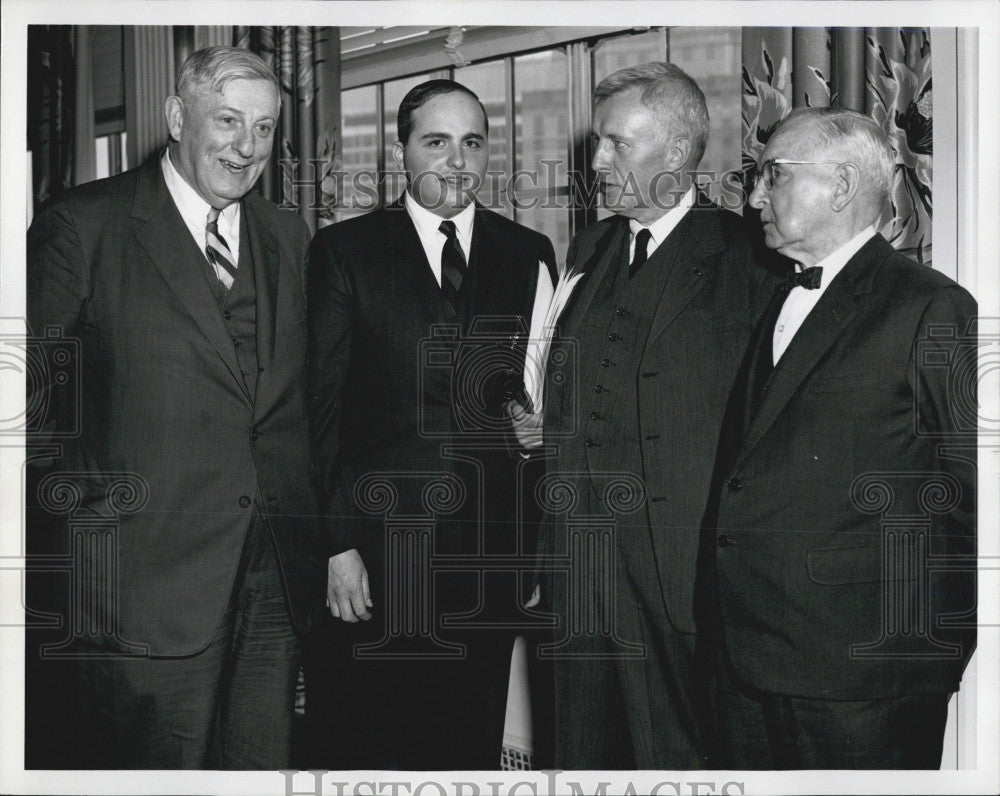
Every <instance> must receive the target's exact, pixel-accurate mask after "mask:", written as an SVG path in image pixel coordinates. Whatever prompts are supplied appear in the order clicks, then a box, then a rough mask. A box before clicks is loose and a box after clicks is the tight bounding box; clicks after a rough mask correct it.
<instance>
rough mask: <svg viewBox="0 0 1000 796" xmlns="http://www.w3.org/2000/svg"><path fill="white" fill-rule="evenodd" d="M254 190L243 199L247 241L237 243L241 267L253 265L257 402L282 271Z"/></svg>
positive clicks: (268, 364)
mask: <svg viewBox="0 0 1000 796" xmlns="http://www.w3.org/2000/svg"><path fill="white" fill-rule="evenodd" d="M257 201H258V197H257V196H256V194H249V195H248V196H247V197H246V198H245V199H244V201H243V207H242V208H241V210H242V213H241V215H242V221H241V222H240V223H241V224H242V229H241V234H242V235H243V240H244V241H245V242H246V245H244V246H241V247H240V254H241V256H240V268H244V267H251V268H253V269H254V270H253V275H254V281H255V283H256V293H257V360H258V365H259V366H260V368H261V369H262V370H260V371H259V378H258V381H257V403H258V404H260V403H262V402H261V398H262V397H263V395H264V388H265V386H266V385H267V384H268V383H269V380H268V376H269V375H270V373H271V370H272V364H273V362H272V360H273V358H274V342H275V318H276V314H277V313H276V308H275V302H276V301H277V300H278V280H279V278H280V275H281V268H280V261H279V258H278V244H277V241H275V239H274V236H273V235H272V233H271V230H270V229H269V228H268V226H267V225H266V224H264V223H262V222H261V221H260V219H259V217H258V214H257V208H256V205H257Z"/></svg>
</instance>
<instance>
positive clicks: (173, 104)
mask: <svg viewBox="0 0 1000 796" xmlns="http://www.w3.org/2000/svg"><path fill="white" fill-rule="evenodd" d="M166 112H167V124H168V127H169V129H170V137H171V139H172V140H171V143H170V158H171V162H172V163H173V165H174V167H175V168H176V169H177V171H178V172H179V173H180V175H181V176H182V177H183V178H184V180H185V181H186V182H187V183H188V184H189V185H190V186H191V187H192V188H194V189H195V191H197V192H198V195H199V196H201V198H202V199H204V200H205V201H206V202H208V203H209V204H210V205H212V207H217V208H219V209H222V208H224V207H225V206H226V205H229V204H232V203H233V202H237V201H239V200H240V199H241V198H243V196H245V195H246V193H247V192H248V191H249V190H250V189H251V188H252V187H253V185H254V183H255V182H257V178H258V177H260V174H261V172H262V171H263V170H264V166H265V164H266V163H267V159H268V157H269V156H270V154H271V145H272V144H273V142H274V129H275V125H276V124H277V119H278V92H277V90H276V89H275V87H274V85H272V84H271V83H270V82H268V81H266V80H248V79H244V78H237V79H234V80H231V81H229V82H228V83H227V84H226V85H225V87H224V88H223V90H222V91H216V90H215V89H213V88H212V87H211V86H205V87H203V88H202V89H201V90H200V91H197V92H195V93H194V95H193V96H192V97H187V98H184V99H181V98H180V97H170V98H169V99H168V100H167V106H166Z"/></svg>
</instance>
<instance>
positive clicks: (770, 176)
mask: <svg viewBox="0 0 1000 796" xmlns="http://www.w3.org/2000/svg"><path fill="white" fill-rule="evenodd" d="M821 164H826V165H831V166H839V165H841V161H839V160H786V159H785V158H772V159H771V160H765V161H764V162H763V163H761V164H760V169H759V170H758V171H757V177H756V178H755V179H754V183H753V184H754V187H755V188H756V187H757V185H758V183H764V187H765V188H767V190H769V191H770V190H771V189H772V188H773V187H774V167H775V166H818V165H821Z"/></svg>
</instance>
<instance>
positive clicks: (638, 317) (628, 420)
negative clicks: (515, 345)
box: [571, 229, 682, 503]
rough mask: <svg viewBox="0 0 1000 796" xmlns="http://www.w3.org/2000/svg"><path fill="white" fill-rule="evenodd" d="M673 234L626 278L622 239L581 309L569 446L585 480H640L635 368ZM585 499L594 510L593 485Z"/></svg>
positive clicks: (667, 262) (663, 281)
mask: <svg viewBox="0 0 1000 796" xmlns="http://www.w3.org/2000/svg"><path fill="white" fill-rule="evenodd" d="M678 233H680V229H677V230H674V232H673V233H672V234H671V235H670V236H669V238H668V239H667V240H666V241H664V242H663V243H662V244H661V245H660V246H659V247H657V249H656V251H655V252H653V254H652V255H651V256H650V258H649V259H648V260H647V261H646V263H644V264H643V265H642V266H641V267H640V268H639V269H638V270H637V271H636V273H635V274H634V275H633V276H632V277H631V278H630V277H629V275H628V271H629V266H628V255H629V252H628V245H629V236H628V235H627V234H626V235H625V236H624V240H623V245H622V247H621V249H620V251H619V252H618V254H617V255H616V256H615V257H614V258H612V261H611V263H610V264H609V267H608V268H607V269H606V270H605V272H604V274H603V275H597V276H598V278H600V279H601V282H600V286H599V287H598V289H597V292H596V293H595V294H594V298H593V300H592V302H591V303H590V305H589V306H588V308H587V319H586V322H585V324H584V328H582V329H580V330H579V332H578V335H579V336H578V340H579V357H580V382H579V390H580V429H581V432H580V433H579V434H578V435H577V436H576V438H575V440H574V443H571V444H577V445H581V446H583V447H584V449H585V451H584V452H585V454H586V458H587V464H588V468H587V469H588V470H589V472H591V473H616V472H624V473H634V474H635V475H638V476H640V477H641V476H642V467H643V464H642V441H641V440H640V439H639V434H640V424H639V415H638V412H639V409H638V379H639V378H642V375H641V373H639V367H640V363H641V359H642V355H643V351H644V350H645V346H646V341H647V339H648V338H649V333H650V331H651V329H652V325H653V318H654V316H655V314H656V310H657V307H658V306H659V304H660V296H661V293H662V292H663V289H664V286H665V285H666V282H667V278H666V277H667V274H666V269H669V268H670V267H671V266H672V264H673V260H674V259H675V257H674V254H675V253H676V251H677V245H678V240H679V238H680V237H681V234H682V233H681V234H678ZM593 485H594V487H595V489H594V490H593V492H592V495H591V499H592V500H597V502H598V503H599V502H600V492H601V485H600V484H598V483H594V484H593Z"/></svg>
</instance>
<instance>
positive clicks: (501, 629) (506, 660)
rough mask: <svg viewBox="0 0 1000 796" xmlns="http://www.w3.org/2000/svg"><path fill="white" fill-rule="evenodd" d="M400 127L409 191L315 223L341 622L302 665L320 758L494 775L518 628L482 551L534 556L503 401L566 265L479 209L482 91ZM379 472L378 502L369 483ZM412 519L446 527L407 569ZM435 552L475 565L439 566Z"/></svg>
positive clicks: (319, 377) (320, 441)
mask: <svg viewBox="0 0 1000 796" xmlns="http://www.w3.org/2000/svg"><path fill="white" fill-rule="evenodd" d="M397 121H398V125H397V126H398V132H399V136H398V140H397V141H396V143H395V145H394V147H393V156H394V158H395V161H396V163H397V165H398V166H399V167H400V168H402V169H403V170H404V171H405V172H406V176H407V189H406V192H405V193H404V195H403V196H402V197H400V199H399V200H398V201H396V202H394V203H393V204H392V205H390V206H389V207H385V208H382V209H379V210H376V211H374V212H372V213H369V214H367V215H364V216H361V217H358V218H354V219H350V220H348V221H344V222H342V223H340V224H335V225H333V226H330V227H327V228H326V229H323V230H321V231H320V232H319V233H318V234H317V235H316V237H315V239H314V240H313V243H312V247H311V250H310V266H309V322H308V326H309V368H308V371H309V402H310V412H311V421H312V424H313V435H314V443H315V448H316V458H317V461H318V463H319V467H320V476H321V479H322V481H323V485H324V487H325V498H326V499H327V507H328V508H327V511H326V514H327V518H326V519H327V531H328V535H329V542H330V552H331V558H330V561H329V588H328V592H327V593H328V597H329V605H330V612H331V614H332V619H331V620H330V623H329V624H330V627H329V628H328V629H326V630H325V631H324V632H321V633H318V634H317V637H316V638H315V639H314V641H315V643H314V644H313V645H312V646H311V648H310V652H309V653H308V655H307V669H306V693H307V696H306V714H307V718H308V719H309V724H310V730H309V734H310V741H311V745H312V746H313V747H314V751H313V753H312V759H314V761H315V764H316V765H317V766H323V767H327V768H375V769H379V768H385V769H400V768H402V769H454V768H459V769H496V768H498V767H499V766H500V755H501V745H502V736H503V726H504V715H505V706H506V698H507V682H508V675H509V671H510V662H511V650H512V647H513V640H514V633H513V631H512V630H511V629H510V628H509V627H507V626H505V625H509V624H510V623H511V621H513V620H516V619H518V618H520V619H521V620H522V621H523V619H524V617H523V616H522V617H519V616H518V607H519V600H520V597H519V594H518V588H517V586H518V582H517V581H518V578H517V575H516V573H514V574H511V573H504V572H495V571H477V570H478V569H479V564H478V563H477V561H478V560H479V559H478V558H477V557H488V556H494V557H495V556H498V555H499V556H504V555H506V556H512V555H516V554H517V552H518V549H519V548H520V550H521V551H522V552H523V551H525V550H526V551H527V552H528V553H529V554H530V553H531V552H533V549H534V539H530V540H524V539H522V538H521V531H522V529H523V528H524V527H525V524H524V523H522V522H521V517H520V515H519V513H518V512H519V506H521V505H523V503H519V502H518V489H517V486H516V483H517V479H518V478H523V479H526V480H527V481H528V482H530V478H527V477H526V476H525V474H524V472H523V470H524V468H525V467H529V466H534V465H536V464H537V463H536V462H533V461H532V457H530V456H528V454H527V452H526V451H519V450H518V451H512V450H511V446H513V445H514V444H515V443H513V434H512V433H511V432H512V430H513V428H512V422H513V421H512V420H511V419H510V417H509V414H508V412H507V410H506V409H505V408H504V407H505V406H506V405H507V404H508V403H509V402H510V399H511V398H513V397H516V396H520V395H521V394H522V393H523V385H522V377H521V372H522V370H523V367H524V348H523V342H524V340H525V338H526V336H527V333H528V330H529V328H530V318H531V313H532V308H533V306H534V302H535V291H536V284H537V280H539V279H543V278H544V279H550V276H549V271H548V268H550V267H552V266H553V265H554V260H555V258H554V253H553V251H552V244H551V243H550V242H549V240H548V239H547V238H546V237H545V236H543V235H541V234H539V233H537V232H534V231H532V230H529V229H527V228H525V227H523V226H521V225H519V224H516V223H514V222H513V221H510V220H508V219H507V218H504V217H503V216H501V215H499V214H497V213H494V212H491V211H489V210H486V209H484V208H482V207H479V206H477V204H476V203H475V202H474V199H473V198H474V196H475V193H476V190H477V189H478V188H479V186H480V184H481V182H482V179H483V176H484V174H485V172H486V166H487V161H488V158H489V146H488V141H487V118H486V112H485V110H484V108H483V106H482V104H481V103H480V102H479V99H478V97H476V95H475V94H474V93H473V92H472V91H471V90H470V89H468V88H466V87H465V86H463V85H461V84H459V83H456V82H454V81H451V80H431V81H427V82H425V83H421V84H419V85H418V86H415V87H414V88H413V89H411V90H410V91H409V92H408V93H407V95H406V96H405V97H404V98H403V101H402V103H401V104H400V108H399V116H398V120H397ZM540 263H545V264H546V265H545V266H542V267H540ZM546 266H547V267H546ZM512 453H513V454H514V455H512ZM520 453H525V456H526V457H527V458H524V457H522V456H521V455H519V454H520ZM372 478H377V479H378V481H379V483H380V484H382V486H380V487H379V489H380V490H384V491H383V492H382V494H385V495H386V496H387V503H386V504H385V505H384V506H382V507H381V508H378V507H376V506H374V505H373V502H372V500H371V498H372V493H371V492H369V491H366V489H365V487H364V485H365V484H368V483H372V481H371V479H372ZM526 494H528V495H530V494H531V489H530V486H529V487H528V491H527V493H526ZM448 495H450V496H452V497H454V498H455V500H454V504H453V505H449V506H446V505H444V503H448V502H449V500H448V499H447V496H448ZM442 499H443V500H444V503H442ZM404 520H405V521H404ZM401 523H402V524H403V525H407V526H408V527H410V528H416V527H418V526H419V525H421V523H423V524H424V525H427V524H428V523H429V524H432V525H433V538H429V539H428V540H427V544H428V546H427V547H423V548H421V550H422V551H423V556H424V558H423V559H422V557H421V554H420V550H416V549H414V550H413V551H411V552H412V553H413V555H410V556H409V557H407V558H406V560H402V559H401V558H400V550H401V549H403V548H405V547H406V545H407V544H408V542H407V541H406V540H414V539H415V537H414V536H413V535H412V534H411V535H407V533H408V532H407V531H406V530H405V529H404V530H401V531H400V533H401V534H402V536H400V535H397V534H396V531H393V530H391V529H392V528H394V527H395V528H399V527H400V524H401ZM528 525H530V523H528ZM400 540H402V541H400ZM397 545H398V546H397ZM430 553H433V554H434V555H447V556H451V557H452V563H453V564H455V563H460V562H459V561H458V559H459V558H461V557H464V558H465V560H466V561H467V562H469V563H468V566H467V567H466V571H464V572H440V571H432V569H431V568H430V564H429V562H427V561H426V558H425V557H426V555H428V554H430ZM445 615H451V620H450V622H455V623H454V624H450V623H446V622H445ZM456 620H457V621H456ZM463 625H464V627H463ZM470 626H474V627H470ZM401 628H403V629H404V631H405V632H401ZM402 635H406V636H407V638H402V637H401V636H402ZM383 642H384V643H383ZM458 645H461V646H458ZM362 647H366V648H367V654H366V650H365V649H363V648H362Z"/></svg>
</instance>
